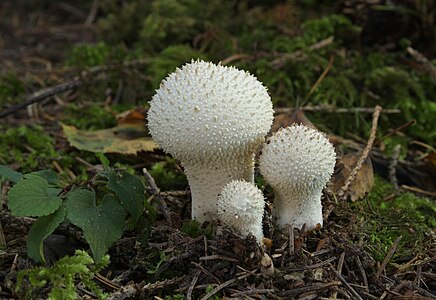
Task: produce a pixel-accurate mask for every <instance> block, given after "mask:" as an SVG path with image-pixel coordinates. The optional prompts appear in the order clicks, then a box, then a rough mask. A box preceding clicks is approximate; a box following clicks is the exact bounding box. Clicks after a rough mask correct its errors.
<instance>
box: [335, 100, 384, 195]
mask: <svg viewBox="0 0 436 300" xmlns="http://www.w3.org/2000/svg"><path fill="white" fill-rule="evenodd" d="M381 110H382V108H381V106H378V105H377V106H376V107H375V109H374V114H373V116H372V127H371V133H370V134H369V139H368V142H367V144H366V147H365V149H363V152H362V155H361V156H360V158H359V160H358V161H357V164H356V166H354V168H353V170H352V171H351V172H350V175H349V176H348V178H347V180H345V183H344V186H343V187H342V188H341V190H340V191H339V195H338V196H339V197H341V198H345V194H346V192H347V191H348V187H349V186H350V184H351V182H353V180H354V179H355V178H356V175H357V173H358V172H359V171H360V169H361V168H362V164H363V162H364V161H365V159H366V158H367V157H368V155H369V152H370V151H371V148H372V145H373V143H374V139H375V133H376V132H377V124H378V118H379V117H380V112H381Z"/></svg>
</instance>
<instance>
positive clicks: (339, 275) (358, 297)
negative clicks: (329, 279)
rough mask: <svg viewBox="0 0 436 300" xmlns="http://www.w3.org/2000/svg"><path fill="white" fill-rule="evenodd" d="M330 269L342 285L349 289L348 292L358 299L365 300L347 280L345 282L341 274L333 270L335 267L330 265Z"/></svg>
mask: <svg viewBox="0 0 436 300" xmlns="http://www.w3.org/2000/svg"><path fill="white" fill-rule="evenodd" d="M329 268H330V270H331V271H332V272H333V273H335V275H336V277H337V278H338V279H339V281H340V282H342V284H343V285H344V286H345V287H346V288H347V290H348V291H350V292H351V293H352V294H353V295H354V296H356V299H359V300H363V298H362V296H360V295H359V293H358V292H356V290H355V289H353V287H352V286H351V285H350V284H349V283H348V282H347V280H345V278H344V276H342V275H341V274H339V272H338V271H336V270H335V268H333V266H331V265H330V267H329Z"/></svg>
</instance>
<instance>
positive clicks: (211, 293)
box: [201, 274, 252, 300]
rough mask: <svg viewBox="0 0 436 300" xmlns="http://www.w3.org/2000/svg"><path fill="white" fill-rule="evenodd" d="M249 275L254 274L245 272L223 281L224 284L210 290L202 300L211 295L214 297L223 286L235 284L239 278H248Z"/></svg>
mask: <svg viewBox="0 0 436 300" xmlns="http://www.w3.org/2000/svg"><path fill="white" fill-rule="evenodd" d="M249 276H252V274H245V275H242V276H239V277H236V278H233V279H230V280H228V281H226V282H223V283H222V284H220V285H219V286H217V287H216V288H214V289H213V290H212V291H210V292H209V293H207V294H206V295H204V296H203V298H201V300H207V299H209V298H210V297H212V296H213V295H215V294H216V293H218V292H219V291H221V290H222V289H223V288H225V287H227V286H229V285H232V284H234V283H235V282H236V281H237V280H241V279H244V278H247V277H249Z"/></svg>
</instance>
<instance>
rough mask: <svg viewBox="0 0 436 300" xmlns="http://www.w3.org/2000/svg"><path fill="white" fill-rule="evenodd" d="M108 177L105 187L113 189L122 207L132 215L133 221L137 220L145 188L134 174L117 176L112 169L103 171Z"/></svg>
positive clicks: (140, 211)
mask: <svg viewBox="0 0 436 300" xmlns="http://www.w3.org/2000/svg"><path fill="white" fill-rule="evenodd" d="M102 175H103V176H105V177H107V178H108V180H109V181H108V184H107V187H108V188H109V189H111V190H112V191H114V192H115V193H116V194H117V196H118V198H119V199H120V201H121V203H122V205H123V206H124V208H125V209H126V210H127V211H128V212H129V213H130V215H131V216H132V219H133V222H135V223H136V222H138V220H139V218H140V217H141V215H142V211H143V210H144V198H145V194H144V193H145V188H144V184H143V183H142V182H141V180H139V179H138V178H137V177H136V176H134V175H131V174H129V173H123V174H122V176H121V177H118V176H117V175H116V174H115V173H114V172H113V171H108V172H103V173H102Z"/></svg>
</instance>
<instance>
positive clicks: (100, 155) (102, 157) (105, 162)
mask: <svg viewBox="0 0 436 300" xmlns="http://www.w3.org/2000/svg"><path fill="white" fill-rule="evenodd" d="M95 156H97V157H98V159H99V160H100V161H101V164H102V165H103V168H104V169H105V170H107V169H109V159H108V158H107V157H106V156H105V155H104V154H103V153H101V152H98V153H95Z"/></svg>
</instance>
